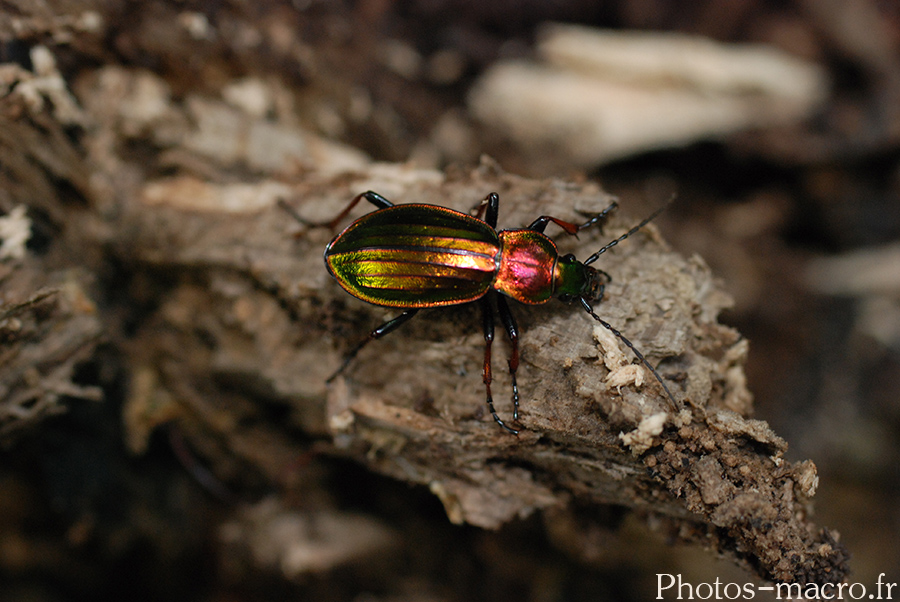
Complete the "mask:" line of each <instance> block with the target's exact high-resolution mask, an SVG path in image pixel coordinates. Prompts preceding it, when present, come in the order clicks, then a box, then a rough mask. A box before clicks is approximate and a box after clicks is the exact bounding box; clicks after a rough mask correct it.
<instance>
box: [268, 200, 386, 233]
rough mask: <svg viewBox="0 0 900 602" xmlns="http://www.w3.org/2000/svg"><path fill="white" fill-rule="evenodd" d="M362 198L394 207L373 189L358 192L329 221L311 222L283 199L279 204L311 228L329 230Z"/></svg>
mask: <svg viewBox="0 0 900 602" xmlns="http://www.w3.org/2000/svg"><path fill="white" fill-rule="evenodd" d="M362 199H366V200H367V201H369V202H370V203H372V204H373V205H375V207H376V209H387V208H388V207H393V206H394V204H393V203H392V202H390V201H389V200H387V199H386V198H384V197H383V196H381V195H380V194H378V193H377V192H372V191H371V190H369V191H367V192H363V193H362V194H358V195H356V196H355V197H353V200H352V201H350V203H349V204H348V205H347V206H346V207H345V208H344V210H343V211H341V212H340V213H338V214H337V216H336V217H335V218H334V219H332V220H331V221H327V222H311V221H309V220H308V219H306V218H304V217H300V214H299V213H297V212H296V211H295V210H294V208H293V207H291V206H290V205H288V204H287V203H286V202H284V201H283V200H282V199H278V205H279V206H280V207H281V208H282V209H284V210H285V211H287V212H288V213H289V214H290V215H291V217H293V218H294V219H295V220H297V221H298V222H300V223H301V224H303V225H304V226H308V227H310V228H328V229H329V230H334V229H335V228H337V225H338V224H339V223H341V221H343V219H344V218H345V217H347V215H348V214H349V213H350V212H351V211H353V208H354V207H356V206H357V205H358V204H359V202H360V201H361V200H362Z"/></svg>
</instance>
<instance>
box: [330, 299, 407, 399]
mask: <svg viewBox="0 0 900 602" xmlns="http://www.w3.org/2000/svg"><path fill="white" fill-rule="evenodd" d="M418 312H419V308H415V309H408V310H406V311H405V312H403V313H402V314H400V315H399V316H397V317H396V318H394V319H393V320H388V321H387V322H385V323H384V324H382V325H381V326H379V327H378V328H376V329H375V330H373V331H372V332H370V333H369V336H367V337H366V338H364V339H363V340H362V341H360V342H359V344H358V345H357V346H356V347H354V348H353V349H351V350H350V353H348V354H347V355H346V356H344V361H343V362H342V363H341V365H340V367H339V368H338V369H337V370H335V371H334V374H332V375H331V376H329V377H328V379H327V380H326V381H325V382H327V383H330V382H331V381H333V380H334V379H335V378H337V376H338V374H340V373H341V372H343V371H344V369H346V368H347V366H349V365H350V362H352V361H353V358H355V357H356V355H357V354H358V353H359V352H360V350H361V349H362V348H363V347H365V346H366V345H368V344H369V343H370V342H372V341H374V340H375V339H380V338H381V337H383V336H384V335H386V334H389V333H391V332H394V331H395V330H397V329H398V328H400V327H401V326H403V325H404V324H406V323H407V322H409V321H410V320H411V319H412V317H413V316H414V315H416V314H417V313H418Z"/></svg>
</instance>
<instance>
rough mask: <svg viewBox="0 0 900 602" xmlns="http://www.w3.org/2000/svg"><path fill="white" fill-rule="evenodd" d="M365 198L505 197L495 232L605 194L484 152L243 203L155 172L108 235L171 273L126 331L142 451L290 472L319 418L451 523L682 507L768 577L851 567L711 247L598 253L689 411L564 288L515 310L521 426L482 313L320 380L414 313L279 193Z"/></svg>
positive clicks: (674, 513) (294, 186) (395, 342)
mask: <svg viewBox="0 0 900 602" xmlns="http://www.w3.org/2000/svg"><path fill="white" fill-rule="evenodd" d="M367 189H373V190H376V191H378V192H380V193H382V194H383V195H385V196H386V197H388V198H389V199H392V200H393V201H394V202H397V203H407V202H420V203H430V204H439V205H444V206H449V207H452V208H456V209H459V210H462V211H468V210H469V209H471V207H472V206H473V205H474V204H475V203H476V202H478V201H479V200H480V199H482V198H483V197H484V196H485V194H487V193H488V192H491V191H497V192H498V193H499V194H500V198H501V207H500V227H501V228H503V227H520V226H522V225H524V224H528V223H530V222H531V221H532V220H533V219H534V218H535V217H536V216H538V215H542V214H546V215H553V216H556V217H559V218H561V219H565V220H574V221H577V220H578V219H579V218H580V213H579V212H580V211H584V212H592V211H599V210H601V209H602V208H604V207H605V206H606V205H607V204H608V203H609V200H610V199H609V197H607V196H606V195H604V194H603V193H602V192H601V191H600V190H599V189H597V188H596V187H593V186H590V185H585V186H582V185H575V184H571V183H566V182H560V181H556V180H550V181H534V180H527V179H522V178H519V177H515V176H512V175H509V174H505V173H502V172H501V171H500V170H499V169H498V168H497V167H496V166H494V165H492V164H491V163H490V162H485V163H484V164H482V166H481V167H480V168H478V169H476V170H474V171H473V172H471V173H455V174H451V175H444V174H440V173H437V172H431V171H414V170H411V169H407V168H404V167H401V166H395V165H373V166H371V167H368V168H363V169H360V170H359V171H357V172H356V173H352V174H349V175H348V174H345V175H342V176H339V177H332V176H326V175H319V174H317V173H315V172H313V173H309V174H306V175H305V176H304V178H303V179H302V181H299V182H290V183H285V182H284V181H281V182H277V183H276V182H265V183H259V184H252V185H250V191H249V192H250V193H252V194H249V195H248V194H245V193H247V192H248V191H247V189H243V192H242V194H243V196H242V197H241V198H252V199H253V200H252V202H249V203H246V204H244V205H241V204H240V203H233V202H232V203H230V204H227V203H224V202H218V201H221V200H224V199H225V198H231V199H233V198H234V197H233V196H231V195H229V192H228V186H227V185H223V186H213V185H210V184H207V183H204V182H203V181H202V180H200V179H193V178H191V177H180V178H174V179H166V180H157V181H154V182H149V183H147V184H146V185H145V186H144V188H143V189H142V193H141V194H140V195H138V198H135V199H133V200H131V201H130V202H129V203H128V204H127V205H126V207H125V211H124V213H123V214H122V216H121V217H120V219H119V224H118V227H117V228H116V229H115V232H116V234H115V239H114V243H113V244H114V248H115V253H116V254H117V255H118V256H119V257H121V258H123V259H124V260H125V261H126V262H129V263H130V265H132V266H133V267H136V268H138V271H139V272H144V273H145V278H146V280H145V281H142V286H144V287H145V288H146V287H147V286H148V285H147V282H150V283H152V285H150V286H153V287H162V286H166V287H170V288H169V289H168V290H166V291H165V294H164V295H163V296H161V298H162V299H164V301H163V302H162V304H161V305H160V306H159V307H158V309H157V310H156V311H155V312H154V314H153V315H152V317H151V318H150V319H149V320H146V321H145V322H144V323H143V326H142V327H141V328H140V330H139V331H138V333H137V335H136V337H135V338H134V339H133V340H131V341H129V342H128V344H127V348H128V349H129V355H130V360H129V361H130V363H131V364H132V366H133V370H134V374H135V377H134V386H133V390H132V395H131V398H130V400H129V404H128V408H127V410H126V412H127V415H126V421H127V424H128V432H129V434H130V436H131V441H130V443H131V445H132V447H133V448H134V449H141V447H142V446H143V445H144V443H145V441H146V437H147V434H148V432H149V431H150V430H151V429H152V428H153V427H154V426H155V425H156V424H157V423H158V422H162V421H164V420H169V419H171V418H172V417H173V416H177V417H178V419H179V423H180V425H181V428H182V430H183V431H184V432H185V433H186V434H187V436H188V437H189V438H190V440H191V442H192V444H193V445H194V446H195V447H196V448H197V449H200V450H202V452H203V453H204V455H205V456H206V457H207V458H208V459H209V461H210V462H211V463H212V465H213V468H214V469H215V470H216V471H217V473H218V474H219V476H220V477H221V478H223V479H226V480H227V479H228V478H229V477H231V476H234V474H233V473H234V472H235V471H236V470H237V468H236V467H235V464H234V463H233V462H232V461H230V460H228V459H227V458H235V457H236V458H238V459H239V460H240V461H242V462H244V463H249V464H251V465H252V466H254V467H256V469H258V470H260V471H261V472H262V473H263V474H264V475H265V476H266V477H267V478H268V479H269V480H271V481H275V482H280V481H283V480H284V475H285V474H286V470H287V467H288V466H289V465H290V464H291V463H292V462H293V461H295V458H296V457H297V454H298V453H299V452H298V449H299V446H298V444H297V443H296V442H295V441H294V440H293V435H294V434H296V433H298V432H302V433H305V434H306V435H308V436H313V437H316V438H321V440H322V441H325V442H326V443H325V444H324V446H322V447H318V448H317V449H319V450H320V451H322V452H324V453H329V454H335V455H340V456H345V457H350V458H353V459H355V460H356V461H358V462H360V463H363V464H365V465H366V466H368V467H369V468H371V469H372V470H375V471H378V472H380V473H383V474H386V475H390V476H392V477H395V478H398V479H401V480H405V481H408V482H411V483H420V484H423V485H426V486H428V487H429V488H430V489H431V491H432V492H434V493H435V494H436V495H437V496H438V497H439V498H440V499H441V501H442V502H443V504H444V506H445V508H446V510H447V513H448V516H449V517H450V519H451V520H453V521H455V522H468V523H471V524H475V525H479V526H482V527H487V528H496V527H499V526H501V525H502V524H504V523H505V522H507V521H510V520H512V519H514V518H515V517H523V516H526V515H528V514H530V513H532V512H534V511H536V510H538V509H549V508H565V507H566V506H567V504H569V503H570V502H572V501H573V500H574V501H577V502H579V503H580V504H618V505H622V506H626V507H629V508H633V509H636V510H637V511H639V512H642V513H646V514H654V515H658V516H662V517H665V519H664V522H666V521H667V524H668V527H669V529H670V532H671V533H672V534H673V535H675V536H676V537H679V538H681V539H684V540H689V541H700V542H703V543H704V544H705V545H709V546H713V547H716V548H717V549H718V550H719V551H720V552H722V553H725V554H727V555H730V556H731V557H733V558H734V559H735V560H736V561H738V562H739V563H741V564H743V565H744V566H746V567H748V568H749V569H750V570H753V571H755V572H757V573H758V574H759V575H760V576H762V577H764V578H766V579H772V580H777V581H789V582H798V583H806V582H835V581H839V580H840V579H841V578H842V576H843V575H844V574H845V571H846V556H845V553H844V551H843V549H842V548H841V547H840V546H839V545H838V544H836V543H835V542H834V539H833V537H832V535H831V534H830V533H829V532H828V531H827V529H821V530H820V529H818V528H817V527H815V526H814V525H813V524H812V523H811V522H810V521H809V520H808V517H807V503H808V500H809V498H810V497H811V496H812V495H813V494H814V492H815V486H816V481H817V478H816V476H815V467H814V465H813V464H812V463H811V462H802V463H796V464H792V463H791V462H788V461H786V460H784V459H783V454H784V452H785V450H786V447H787V446H786V443H785V442H784V441H783V440H782V439H781V438H779V437H778V436H777V435H776V434H774V433H773V432H772V431H771V430H770V429H769V427H768V425H766V424H765V423H764V422H761V421H757V420H752V419H750V418H748V416H749V414H750V413H751V411H752V406H751V396H750V394H749V393H748V391H747V390H746V388H745V385H744V376H743V371H742V364H743V361H744V357H745V355H746V353H747V344H746V341H744V340H742V339H741V337H740V336H739V335H738V333H736V332H735V331H734V330H732V329H730V328H727V327H724V326H722V325H719V324H718V323H717V321H716V318H717V315H718V313H719V311H720V310H721V309H722V308H723V307H724V306H726V305H727V303H728V298H727V296H725V295H724V294H723V293H721V292H720V291H719V289H718V288H717V286H716V284H715V282H714V280H713V278H712V276H711V274H710V273H709V271H708V269H707V268H706V266H705V264H704V263H703V261H702V260H701V259H699V258H691V259H685V258H683V257H681V256H679V255H677V254H676V253H673V252H672V251H671V250H670V249H669V248H668V247H667V246H666V245H665V243H664V242H663V241H662V240H661V238H660V236H659V234H658V232H657V230H656V229H655V228H654V227H653V226H650V227H648V228H646V229H645V230H643V231H641V232H640V233H638V234H636V235H634V236H632V237H631V238H630V239H628V240H627V241H626V242H625V243H623V244H622V245H620V246H619V247H617V248H616V249H614V250H611V251H610V252H608V253H606V254H604V255H603V256H602V259H601V261H599V262H598V264H597V267H600V268H602V269H604V270H605V271H607V272H609V274H610V275H611V276H612V278H613V280H612V284H611V285H609V286H608V288H607V294H606V297H605V299H604V301H603V303H602V304H599V305H598V306H597V308H596V309H597V311H598V313H599V315H600V316H601V317H603V318H604V319H606V320H607V321H608V322H610V323H611V324H613V325H614V326H616V327H617V328H619V329H620V330H621V331H622V332H623V333H624V334H625V335H626V336H627V337H629V338H630V339H631V340H632V341H633V342H634V344H635V345H636V346H637V347H638V348H639V349H640V350H642V351H643V352H644V354H645V355H646V356H647V357H648V359H649V360H650V361H651V362H652V363H653V364H654V365H658V366H659V371H660V372H661V373H662V374H663V375H664V377H665V378H666V379H667V381H668V384H669V387H670V388H671V389H672V392H673V393H674V395H675V397H676V398H677V399H679V400H680V401H681V402H682V404H683V409H682V410H681V411H680V412H679V413H677V414H675V413H672V412H670V411H669V410H668V404H667V400H666V398H665V397H664V396H663V394H662V392H661V389H660V387H659V385H658V383H656V382H655V381H654V380H653V378H652V376H651V375H649V374H646V375H644V377H643V384H640V386H638V384H639V383H636V382H635V380H634V377H635V376H636V372H635V370H634V368H633V367H631V364H632V363H633V361H634V360H633V356H631V354H630V353H629V352H628V350H627V349H626V348H625V347H624V346H623V345H622V344H621V342H620V341H618V340H617V339H615V338H614V337H610V336H609V335H608V333H607V332H606V331H605V330H604V329H603V328H602V327H600V326H597V325H595V323H594V322H593V321H592V320H591V319H590V317H589V316H587V315H585V314H584V312H583V311H582V310H581V309H580V308H579V307H578V306H568V305H565V304H563V303H559V302H557V301H553V302H551V303H549V304H546V305H543V306H533V307H523V306H515V307H513V310H514V312H515V314H516V316H517V319H518V322H519V325H520V329H521V332H522V334H521V340H520V344H521V351H522V364H521V366H520V368H519V372H518V381H519V388H520V391H521V405H522V407H521V420H520V425H521V427H522V431H521V433H520V435H519V436H518V437H514V436H511V435H509V434H507V433H505V432H503V431H502V430H501V429H499V428H498V427H497V425H496V424H495V423H494V422H493V420H492V419H491V417H490V415H489V414H488V413H487V412H486V411H485V410H486V408H485V404H484V388H483V385H482V382H481V361H482V357H483V344H484V343H483V338H482V334H481V327H480V316H479V313H478V311H477V307H473V306H472V305H471V304H470V305H467V306H460V307H451V308H445V309H440V310H428V311H424V312H422V313H421V314H420V315H419V316H417V317H416V318H415V319H414V320H412V321H411V322H410V323H409V324H407V325H406V326H404V327H403V328H402V329H400V330H399V331H397V332H395V333H393V334H391V335H390V336H388V337H385V338H384V339H381V340H379V341H375V342H374V343H372V344H371V345H369V346H368V347H367V348H366V349H365V350H364V351H363V352H362V353H361V354H360V355H359V357H358V358H357V359H356V360H355V361H354V362H353V363H352V364H351V365H350V366H349V368H348V369H347V370H346V372H345V373H344V375H343V376H341V377H339V378H338V379H337V380H336V381H335V382H334V383H333V384H332V385H331V386H326V383H325V380H326V378H327V377H328V375H329V374H331V373H332V372H333V371H334V370H335V369H336V368H337V366H338V365H339V364H340V361H341V357H342V354H343V353H344V352H346V350H348V349H349V348H350V347H351V346H352V345H354V344H355V343H356V342H358V341H359V340H360V339H361V338H362V337H364V336H365V335H366V334H367V333H368V332H369V331H370V330H371V329H372V328H373V327H374V326H377V325H379V324H381V323H382V322H384V321H385V320H386V319H388V318H390V317H393V316H394V315H396V314H397V313H398V312H396V310H385V309H384V308H378V307H375V306H371V305H368V304H365V303H363V302H361V301H357V300H355V299H353V298H351V297H349V296H348V295H347V294H346V293H344V292H343V291H342V290H341V289H340V287H339V286H338V285H337V284H336V283H335V282H333V281H332V280H331V279H330V277H329V276H328V274H327V272H326V270H325V267H324V265H323V263H322V258H321V255H322V249H323V248H324V246H325V244H326V243H327V242H328V240H329V239H330V238H331V236H332V235H333V233H331V232H329V231H327V230H324V229H321V228H319V229H315V228H314V229H307V228H304V227H302V226H300V225H299V224H297V223H296V222H294V221H292V220H291V219H290V218H288V217H287V216H286V215H285V213H284V212H283V211H282V210H281V209H279V208H278V207H277V206H276V203H275V201H276V199H277V198H282V197H283V198H285V199H286V200H287V201H288V202H289V203H290V204H291V205H292V206H294V207H295V208H296V209H297V211H298V212H299V213H300V214H302V215H303V216H305V217H306V218H308V219H311V220H321V219H325V218H330V217H332V216H333V215H335V214H336V213H337V212H338V211H340V210H341V209H342V208H343V207H344V206H345V204H346V203H347V201H348V200H349V199H350V198H352V197H353V196H354V195H355V194H357V193H358V192H360V191H363V190H367ZM238 196H240V195H238ZM223 207H227V208H223ZM367 210H368V208H365V209H363V208H362V207H360V209H358V210H357V212H356V213H355V214H354V215H355V216H358V215H362V214H363V213H364V212H365V211H367ZM628 213H629V212H628V208H627V207H625V208H624V210H622V214H621V215H617V216H615V217H614V218H613V219H612V220H611V221H610V222H609V223H608V224H607V225H606V226H605V228H604V231H603V232H602V233H601V232H594V231H586V232H583V233H581V235H580V237H579V239H575V238H573V237H568V236H565V235H562V234H561V235H559V236H556V237H555V238H556V239H557V241H558V243H559V246H560V250H561V251H562V252H572V253H575V254H576V256H578V257H580V258H582V259H583V258H584V257H586V256H587V255H589V254H590V253H592V252H594V251H595V250H597V249H598V248H599V247H600V246H602V244H603V243H605V242H606V241H608V240H609V239H611V238H612V237H614V236H616V235H618V234H621V233H622V232H624V231H625V230H626V229H627V228H628V227H629V226H630V225H632V224H633V223H634V222H635V221H636V218H635V217H634V216H632V217H628V215H627V214H628ZM552 227H553V226H551V228H552ZM548 230H550V228H548ZM163 283H164V284H163ZM135 286H136V285H135ZM507 348H508V347H507V346H505V343H504V341H503V337H502V336H500V333H498V336H497V342H495V347H494V358H495V362H494V376H495V381H494V388H493V390H494V399H495V402H496V404H497V408H498V411H499V412H500V413H501V415H502V416H503V417H505V418H509V417H510V412H511V403H510V401H509V394H508V393H509V390H510V387H509V378H508V375H507V374H506V371H505V362H504V361H503V360H502V359H501V358H502V357H503V356H504V353H505V351H506V349H507ZM611 373H612V374H611ZM610 379H612V382H611V380H610ZM160 408H167V409H162V410H161V409H160ZM173 408H174V409H173ZM273 416H277V417H278V418H273ZM285 416H287V419H285V418H284V417H285ZM229 462H231V463H229Z"/></svg>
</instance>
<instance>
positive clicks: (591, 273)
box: [556, 254, 610, 303]
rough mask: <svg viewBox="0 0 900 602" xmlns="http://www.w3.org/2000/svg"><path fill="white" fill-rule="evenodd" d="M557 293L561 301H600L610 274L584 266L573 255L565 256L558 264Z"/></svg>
mask: <svg viewBox="0 0 900 602" xmlns="http://www.w3.org/2000/svg"><path fill="white" fill-rule="evenodd" d="M556 271H557V277H556V293H557V296H558V297H559V299H560V300H561V301H565V302H567V303H568V302H571V301H574V300H576V299H584V300H585V301H587V302H588V303H593V302H594V301H599V300H600V299H601V298H602V297H603V290H604V289H605V288H606V284H607V283H608V282H609V280H610V278H609V274H607V273H606V272H604V271H603V270H598V269H596V268H593V267H591V266H589V265H584V264H583V263H581V262H580V261H578V260H577V259H575V256H574V255H572V254H569V255H563V256H562V257H560V258H559V261H558V262H557V267H556Z"/></svg>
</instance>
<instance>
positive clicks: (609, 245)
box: [584, 194, 675, 319]
mask: <svg viewBox="0 0 900 602" xmlns="http://www.w3.org/2000/svg"><path fill="white" fill-rule="evenodd" d="M673 202H675V195H674V194H673V195H672V198H670V199H669V202H668V203H666V204H665V205H663V206H662V207H659V208H657V210H656V211H654V212H653V213H651V214H650V215H648V216H647V217H645V218H644V219H643V220H642V221H641V223H639V224H638V225H637V226H635V227H634V228H632V229H631V230H629V231H628V232H626V233H625V234H623V235H622V236H620V237H619V238H617V239H615V240H613V241H610V242H608V243H606V244H605V245H603V248H602V249H600V250H599V251H597V252H596V253H594V254H593V255H591V256H590V257H588V258H587V259H585V260H584V265H591V264H592V263H594V262H595V261H597V259H598V258H599V257H600V256H601V255H602V254H603V253H605V252H606V251H607V250H608V249H610V248H612V247H614V246H616V245H617V244H619V243H620V242H622V241H623V240H625V239H626V238H628V237H629V236H631V235H632V234H634V233H635V232H637V231H638V230H640V229H641V228H643V227H644V226H646V225H647V224H649V223H650V222H652V221H653V220H654V219H655V218H656V217H657V216H658V215H659V214H660V213H662V212H663V211H665V210H666V209H667V208H668V207H669V205H671V204H672V203H673ZM598 319H599V318H598Z"/></svg>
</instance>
